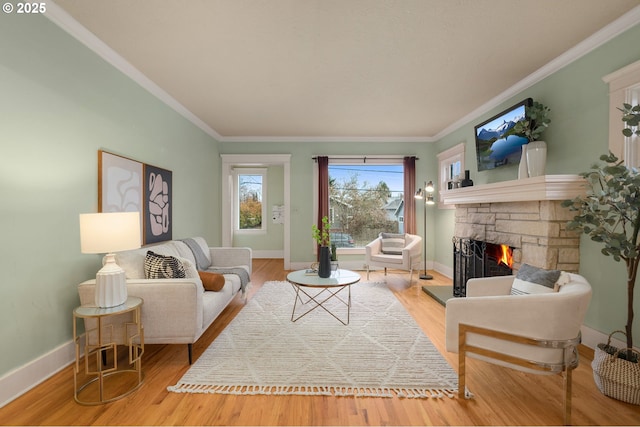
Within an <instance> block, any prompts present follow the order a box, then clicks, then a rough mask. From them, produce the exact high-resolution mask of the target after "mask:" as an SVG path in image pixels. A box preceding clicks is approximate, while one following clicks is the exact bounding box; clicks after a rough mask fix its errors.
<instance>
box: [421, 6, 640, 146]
mask: <svg viewBox="0 0 640 427" xmlns="http://www.w3.org/2000/svg"><path fill="white" fill-rule="evenodd" d="M638 23H640V6H636V7H635V8H633V9H631V10H630V11H629V12H627V13H625V14H624V15H622V16H621V17H620V18H618V19H616V20H615V21H613V22H612V23H611V24H609V25H607V26H606V27H603V28H602V29H600V30H599V31H597V32H595V33H594V34H592V35H591V36H589V37H587V38H586V39H584V40H583V41H581V42H580V43H578V44H577V45H575V46H574V47H572V48H571V49H569V50H567V51H566V52H564V53H563V54H562V55H560V56H558V57H556V58H555V59H553V60H551V61H549V62H548V63H547V64H545V65H543V66H542V67H540V68H539V69H538V70H536V71H534V72H533V73H531V74H529V75H528V76H527V77H525V78H524V79H522V80H520V81H519V82H518V83H516V84H515V85H513V86H511V87H510V88H509V89H507V90H505V91H504V92H502V93H501V94H499V95H498V96H496V97H495V98H493V99H491V100H490V101H489V102H487V103H485V104H483V105H481V106H480V107H478V108H476V109H475V110H473V111H472V112H470V113H469V114H467V115H466V116H464V117H462V118H461V119H459V120H458V121H456V122H455V123H453V124H451V125H450V126H448V127H446V128H445V129H443V130H442V131H440V132H438V134H436V135H435V136H434V137H432V140H435V141H437V140H440V139H441V138H443V137H445V136H447V135H448V134H450V133H451V132H453V131H455V130H457V129H459V128H461V127H462V126H464V125H466V124H467V123H469V122H470V121H472V120H475V119H477V118H478V117H480V116H481V115H483V114H485V113H488V112H489V111H491V110H493V109H494V108H497V107H499V106H500V105H501V104H502V103H503V102H506V101H508V100H509V99H511V98H512V97H514V96H516V95H517V94H519V93H520V92H522V91H524V90H526V89H528V88H530V87H531V86H533V85H534V84H536V83H538V82H540V81H541V80H543V79H545V78H547V77H549V76H550V75H552V74H553V73H555V72H557V71H559V70H561V69H562V68H564V67H566V66H567V65H569V64H571V63H572V62H574V61H575V60H577V59H579V58H581V57H583V56H584V55H586V54H588V53H589V52H591V51H592V50H594V49H596V48H598V47H600V46H602V45H603V44H605V43H606V42H608V41H609V40H611V39H613V38H614V37H616V36H618V35H620V34H622V33H624V32H625V31H627V30H628V29H630V28H631V27H633V26H635V25H637V24H638Z"/></svg>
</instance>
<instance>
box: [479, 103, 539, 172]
mask: <svg viewBox="0 0 640 427" xmlns="http://www.w3.org/2000/svg"><path fill="white" fill-rule="evenodd" d="M532 103H533V100H532V99H531V98H527V99H525V100H523V101H520V102H518V103H517V104H515V105H513V106H511V107H509V108H507V109H506V110H504V111H502V112H501V113H499V114H496V115H495V116H493V117H491V118H490V119H489V120H486V121H484V122H482V123H480V124H479V125H477V126H475V128H474V129H475V136H476V157H477V159H478V171H485V170H490V169H495V168H497V167H499V166H504V165H509V164H516V165H517V164H518V163H519V162H520V154H521V153H522V146H523V145H524V144H526V143H527V142H529V141H528V140H527V138H526V137H524V136H522V135H517V134H516V133H515V132H514V130H513V128H514V127H515V125H516V123H518V122H519V121H521V120H525V118H526V115H525V107H527V106H531V104H532Z"/></svg>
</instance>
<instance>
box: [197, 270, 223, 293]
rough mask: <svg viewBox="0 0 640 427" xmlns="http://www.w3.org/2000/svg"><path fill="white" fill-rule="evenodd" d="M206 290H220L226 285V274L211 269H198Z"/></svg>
mask: <svg viewBox="0 0 640 427" xmlns="http://www.w3.org/2000/svg"><path fill="white" fill-rule="evenodd" d="M198 275H199V276H200V280H202V286H203V287H204V290H205V291H213V292H218V291H220V289H222V288H223V287H224V281H225V280H224V276H223V275H222V274H218V273H212V272H210V271H198Z"/></svg>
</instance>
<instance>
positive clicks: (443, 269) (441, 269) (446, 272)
mask: <svg viewBox="0 0 640 427" xmlns="http://www.w3.org/2000/svg"><path fill="white" fill-rule="evenodd" d="M433 269H434V270H435V271H437V272H438V273H440V274H442V275H443V276H446V277H448V278H449V279H453V268H451V267H448V266H446V265H444V264H440V263H439V262H434V263H433Z"/></svg>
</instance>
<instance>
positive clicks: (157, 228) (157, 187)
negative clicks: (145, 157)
mask: <svg viewBox="0 0 640 427" xmlns="http://www.w3.org/2000/svg"><path fill="white" fill-rule="evenodd" d="M172 196H173V176H172V172H171V171H170V170H167V169H162V168H159V167H157V166H152V165H147V164H145V165H144V195H143V201H144V210H143V223H144V233H143V234H144V236H143V239H144V244H145V245H148V244H150V243H158V242H164V241H167V240H171V239H172V225H173V215H172V208H173V201H172Z"/></svg>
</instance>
